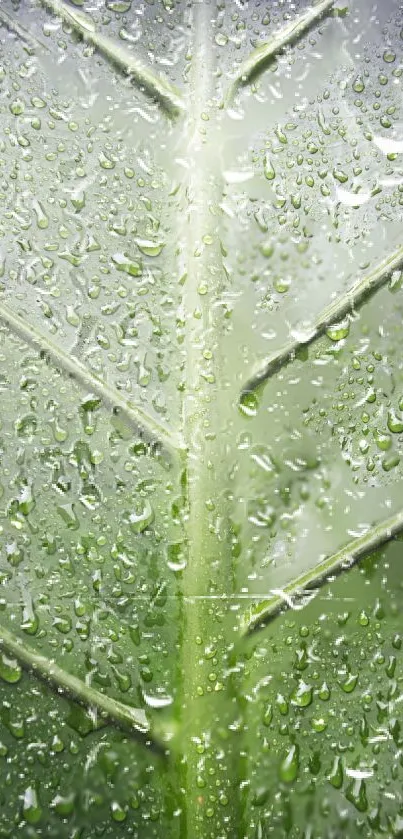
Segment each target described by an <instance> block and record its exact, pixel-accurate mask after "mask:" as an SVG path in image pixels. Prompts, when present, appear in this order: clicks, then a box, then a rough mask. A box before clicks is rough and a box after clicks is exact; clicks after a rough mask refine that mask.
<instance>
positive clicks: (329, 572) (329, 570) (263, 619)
mask: <svg viewBox="0 0 403 839" xmlns="http://www.w3.org/2000/svg"><path fill="white" fill-rule="evenodd" d="M402 531H403V508H402V509H401V510H399V512H397V513H395V515H393V516H391V517H390V518H387V519H385V520H384V521H381V522H379V523H378V524H375V525H373V527H370V528H369V529H368V530H367V532H366V533H364V535H363V536H358V537H357V538H356V539H353V540H351V542H347V544H346V545H344V547H343V548H341V549H340V550H339V551H337V552H336V553H334V554H331V555H330V556H328V557H326V558H325V559H323V560H321V562H319V563H318V565H316V566H315V567H314V568H311V569H310V570H309V571H306V572H304V573H303V574H301V575H300V576H299V577H296V578H295V579H294V580H292V581H291V582H290V583H288V584H287V585H286V586H285V587H284V588H283V589H281V590H280V591H276V592H274V593H273V596H272V597H270V598H266V599H264V600H263V599H262V601H261V602H260V603H259V605H258V606H252V607H251V608H250V609H249V611H248V613H247V614H246V615H244V618H243V621H242V624H241V634H242V635H243V636H245V635H251V634H252V633H253V632H255V631H257V630H259V629H261V628H263V627H264V626H267V624H269V623H271V621H272V620H273V619H274V618H275V617H276V616H277V615H278V614H279V613H280V612H282V611H283V610H285V609H294V608H296V604H295V602H294V599H295V600H296V601H297V602H298V599H300V600H301V599H302V605H303V595H304V593H305V592H312V591H313V590H315V589H319V588H321V587H322V586H324V585H325V584H326V583H327V582H329V580H330V578H332V577H335V576H338V575H339V574H341V573H343V572H345V571H349V570H350V568H352V567H353V566H354V565H356V564H357V562H359V560H360V559H363V558H364V557H365V556H368V555H369V554H371V553H373V552H374V551H375V550H377V549H378V548H380V547H382V546H383V545H386V544H387V543H388V542H390V541H391V540H392V539H394V538H395V537H396V536H397V535H398V534H399V533H401V532H402ZM301 607H302V606H301V605H300V606H299V608H301Z"/></svg>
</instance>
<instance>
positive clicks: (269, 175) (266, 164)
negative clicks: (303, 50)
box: [263, 155, 276, 181]
mask: <svg viewBox="0 0 403 839" xmlns="http://www.w3.org/2000/svg"><path fill="white" fill-rule="evenodd" d="M263 172H264V176H265V178H266V179H267V180H268V181H274V178H275V177H276V172H275V169H274V166H273V164H272V162H271V160H270V158H269V157H268V156H267V155H265V158H264V160H263Z"/></svg>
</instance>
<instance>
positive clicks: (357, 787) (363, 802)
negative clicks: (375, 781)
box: [346, 778, 368, 813]
mask: <svg viewBox="0 0 403 839" xmlns="http://www.w3.org/2000/svg"><path fill="white" fill-rule="evenodd" d="M346 798H347V799H348V801H350V802H351V804H354V807H355V808H356V809H357V810H358V811H359V812H360V813H365V811H366V810H367V809H368V801H367V791H366V786H365V781H364V780H363V779H362V778H355V779H354V781H353V782H352V783H351V784H350V786H349V787H348V788H347V790H346Z"/></svg>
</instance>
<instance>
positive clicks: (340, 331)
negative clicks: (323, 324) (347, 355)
mask: <svg viewBox="0 0 403 839" xmlns="http://www.w3.org/2000/svg"><path fill="white" fill-rule="evenodd" d="M349 332H350V321H349V318H344V320H342V321H340V322H339V323H332V324H331V326H329V327H328V329H327V330H326V335H327V337H328V338H330V340H331V341H341V340H342V339H343V338H347V336H348V334H349Z"/></svg>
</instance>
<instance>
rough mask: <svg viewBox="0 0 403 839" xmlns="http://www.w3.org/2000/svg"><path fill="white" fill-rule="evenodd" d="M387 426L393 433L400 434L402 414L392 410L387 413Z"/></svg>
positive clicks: (402, 430)
mask: <svg viewBox="0 0 403 839" xmlns="http://www.w3.org/2000/svg"><path fill="white" fill-rule="evenodd" d="M388 428H389V431H392V432H393V434H401V433H402V432H403V416H402V415H401V414H398V413H397V412H396V411H394V410H390V411H389V413H388Z"/></svg>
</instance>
